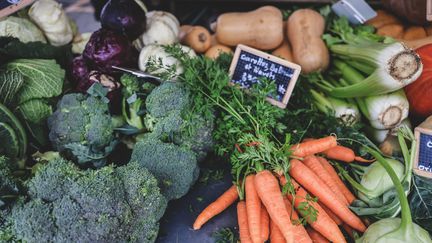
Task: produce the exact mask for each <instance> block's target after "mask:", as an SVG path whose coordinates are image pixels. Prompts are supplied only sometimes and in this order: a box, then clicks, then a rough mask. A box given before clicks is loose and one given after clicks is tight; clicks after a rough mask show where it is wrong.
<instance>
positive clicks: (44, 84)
mask: <svg viewBox="0 0 432 243" xmlns="http://www.w3.org/2000/svg"><path fill="white" fill-rule="evenodd" d="M6 69H7V70H9V71H15V72H19V73H21V74H22V75H23V76H24V86H23V87H22V88H21V90H20V92H19V93H18V97H17V98H18V104H23V103H24V102H26V101H29V100H31V99H38V98H51V97H55V96H58V95H60V94H61V92H62V88H63V81H64V77H65V72H64V70H63V69H61V68H60V66H59V65H58V64H57V63H56V62H55V61H54V60H45V59H17V60H14V61H12V62H10V63H8V64H6Z"/></svg>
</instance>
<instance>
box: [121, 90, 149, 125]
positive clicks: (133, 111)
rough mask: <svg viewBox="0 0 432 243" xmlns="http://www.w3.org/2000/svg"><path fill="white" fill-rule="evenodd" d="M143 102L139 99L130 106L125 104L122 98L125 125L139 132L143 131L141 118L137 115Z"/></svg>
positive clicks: (125, 100) (125, 101)
mask: <svg viewBox="0 0 432 243" xmlns="http://www.w3.org/2000/svg"><path fill="white" fill-rule="evenodd" d="M142 103H143V101H142V100H141V99H137V100H135V102H133V103H131V104H127V99H126V98H123V105H122V115H123V117H124V119H125V120H126V123H127V124H129V125H130V126H133V127H135V128H136V129H138V130H139V131H141V130H143V129H144V123H143V120H142V117H141V116H140V115H138V114H139V111H140V109H141V105H142Z"/></svg>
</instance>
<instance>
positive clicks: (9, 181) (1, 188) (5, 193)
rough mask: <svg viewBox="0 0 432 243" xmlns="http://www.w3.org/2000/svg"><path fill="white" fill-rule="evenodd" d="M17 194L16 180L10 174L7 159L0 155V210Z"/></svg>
mask: <svg viewBox="0 0 432 243" xmlns="http://www.w3.org/2000/svg"><path fill="white" fill-rule="evenodd" d="M18 194H19V187H18V182H17V180H15V178H14V176H13V175H12V170H11V165H10V163H9V161H8V159H7V158H6V157H4V156H0V210H1V209H4V208H5V206H6V205H7V204H8V203H9V202H11V201H12V200H13V199H14V198H15V197H17V196H18Z"/></svg>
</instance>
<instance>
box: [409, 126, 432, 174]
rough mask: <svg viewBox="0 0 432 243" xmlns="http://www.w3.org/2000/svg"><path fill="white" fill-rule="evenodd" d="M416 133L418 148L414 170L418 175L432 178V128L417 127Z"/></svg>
mask: <svg viewBox="0 0 432 243" xmlns="http://www.w3.org/2000/svg"><path fill="white" fill-rule="evenodd" d="M414 134H415V138H416V141H417V149H416V157H415V161H414V168H413V171H414V173H416V174H417V175H420V176H424V177H430V178H432V130H430V129H427V128H422V127H417V128H416V129H415V132H414Z"/></svg>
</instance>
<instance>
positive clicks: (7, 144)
mask: <svg viewBox="0 0 432 243" xmlns="http://www.w3.org/2000/svg"><path fill="white" fill-rule="evenodd" d="M0 141H1V142H2V146H0V154H3V155H6V156H7V157H9V158H16V157H18V156H19V152H20V147H19V141H18V138H17V136H16V134H15V131H14V130H13V128H12V127H11V126H9V125H8V124H6V123H3V122H0Z"/></svg>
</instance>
